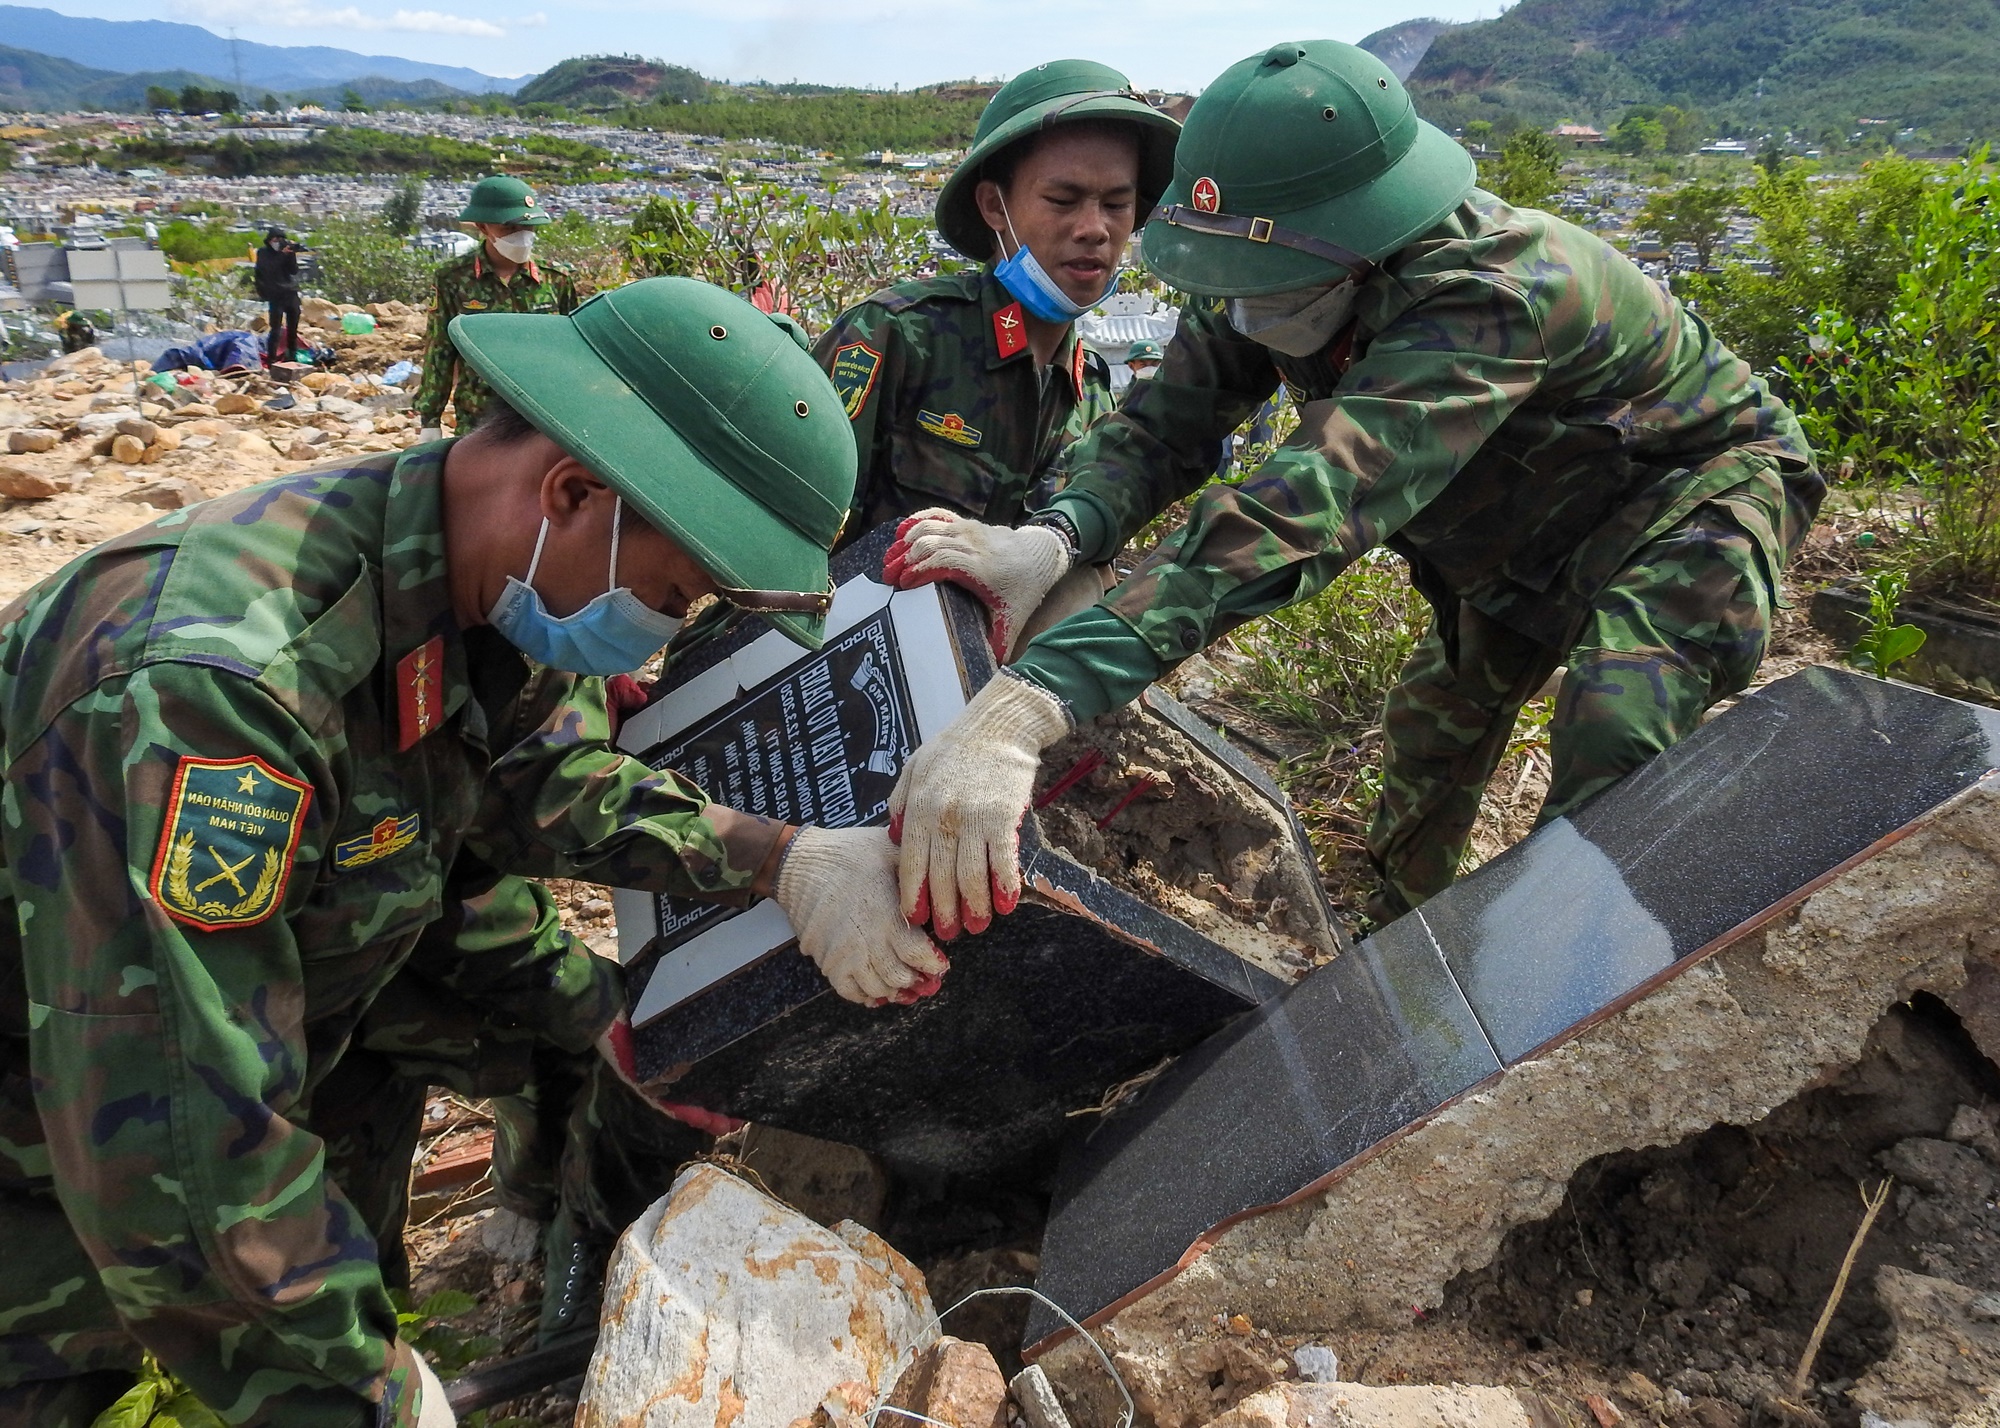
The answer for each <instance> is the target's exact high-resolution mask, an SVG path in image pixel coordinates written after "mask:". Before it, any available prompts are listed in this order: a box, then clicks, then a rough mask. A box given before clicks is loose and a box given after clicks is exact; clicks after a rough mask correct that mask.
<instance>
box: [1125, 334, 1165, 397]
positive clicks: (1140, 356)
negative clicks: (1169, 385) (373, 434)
mask: <svg viewBox="0 0 2000 1428" xmlns="http://www.w3.org/2000/svg"><path fill="white" fill-rule="evenodd" d="M1165 356H1166V353H1165V352H1164V351H1162V350H1161V348H1160V344H1159V343H1157V342H1155V341H1153V339H1152V338H1150V337H1144V338H1141V339H1140V340H1139V341H1137V342H1135V343H1133V344H1132V348H1131V350H1130V351H1129V352H1127V353H1126V354H1125V365H1126V366H1127V367H1128V368H1130V369H1131V372H1132V380H1133V381H1134V382H1144V381H1147V380H1149V379H1150V378H1151V377H1152V375H1153V374H1154V373H1155V372H1157V371H1159V370H1160V362H1161V359H1162V358H1164V357H1165ZM1132 392H1133V389H1132V388H1131V387H1127V388H1126V389H1125V393H1126V397H1127V399H1128V400H1129V399H1130V397H1131V395H1132Z"/></svg>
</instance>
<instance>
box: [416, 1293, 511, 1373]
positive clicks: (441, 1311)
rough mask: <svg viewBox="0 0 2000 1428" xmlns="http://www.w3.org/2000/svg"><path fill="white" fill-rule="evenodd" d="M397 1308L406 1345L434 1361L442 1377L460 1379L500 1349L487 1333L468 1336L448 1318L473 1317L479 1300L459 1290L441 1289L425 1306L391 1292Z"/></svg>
mask: <svg viewBox="0 0 2000 1428" xmlns="http://www.w3.org/2000/svg"><path fill="white" fill-rule="evenodd" d="M389 1298H390V1300H391V1301H392V1302H393V1303H394V1304H395V1306H396V1332H397V1334H398V1335H399V1336H400V1337H401V1338H402V1340H403V1342H404V1343H406V1344H408V1345H410V1346H411V1347H412V1348H414V1349H415V1350H416V1351H417V1352H418V1353H420V1354H422V1355H423V1356H424V1357H425V1358H427V1359H429V1360H430V1361H431V1367H433V1368H435V1369H436V1370H437V1371H438V1377H439V1378H456V1377H457V1376H458V1375H459V1374H461V1373H464V1372H465V1370H466V1368H467V1367H468V1366H469V1365H471V1364H473V1363H475V1362H477V1361H478V1360H480V1359H483V1358H485V1357H486V1356H487V1355H488V1354H490V1353H493V1352H494V1351H496V1350H497V1349H498V1348H499V1347H500V1341H499V1340H498V1339H495V1338H492V1337H491V1336H489V1335H486V1334H468V1333H466V1332H465V1331H464V1330H463V1329H460V1328H458V1327H456V1326H454V1325H452V1324H449V1323H446V1322H445V1321H446V1320H448V1319H456V1318H458V1317H459V1316H460V1315H463V1314H470V1313H471V1312H472V1311H473V1310H474V1309H476V1308H478V1307H479V1301H478V1300H476V1299H474V1298H473V1297H472V1296H471V1295H470V1294H466V1293H463V1292H462V1291H460V1290H457V1289H440V1290H439V1291H438V1292H437V1293H435V1294H433V1295H431V1296H430V1297H429V1298H428V1299H426V1300H424V1302H423V1303H421V1304H417V1305H412V1304H411V1303H410V1300H409V1296H408V1295H407V1294H404V1293H403V1292H402V1291H400V1290H391V1291H390V1293H389Z"/></svg>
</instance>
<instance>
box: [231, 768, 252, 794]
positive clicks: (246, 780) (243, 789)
mask: <svg viewBox="0 0 2000 1428" xmlns="http://www.w3.org/2000/svg"><path fill="white" fill-rule="evenodd" d="M236 791H237V792H238V793H255V792H256V791H257V775H256V774H254V773H252V772H250V770H248V769H245V770H244V771H243V777H242V778H239V779H238V780H236Z"/></svg>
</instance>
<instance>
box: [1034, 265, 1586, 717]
mask: <svg viewBox="0 0 2000 1428" xmlns="http://www.w3.org/2000/svg"><path fill="white" fill-rule="evenodd" d="M1546 369H1547V358H1546V355H1545V351H1544V347H1543V342H1542V337H1541V331H1540V327H1539V325H1538V323H1537V321H1536V317H1535V313H1534V310H1533V308H1532V307H1531V306H1530V305H1529V303H1528V302H1527V300H1526V299H1525V298H1523V297H1522V296H1521V295H1520V294H1519V293H1517V292H1516V291H1515V290H1514V289H1512V288H1511V287H1507V286H1505V285H1503V284H1498V283H1490V282H1487V281H1484V280H1472V281H1467V282H1462V283H1458V284H1455V285H1453V286H1451V287H1449V288H1445V289H1442V290H1440V291H1439V292H1437V293H1435V294H1432V295H1429V296H1427V297H1426V298H1425V300H1424V302H1423V304H1422V306H1421V308H1420V309H1414V310H1412V312H1411V314H1410V316H1409V317H1408V318H1406V319H1405V320H1403V321H1400V322H1397V323H1395V324H1392V325H1391V326H1390V327H1388V328H1386V329H1385V330H1384V331H1383V332H1382V333H1380V334H1379V335H1378V336H1377V337H1376V338H1375V339H1374V340H1373V341H1372V342H1371V343H1370V344H1369V346H1368V349H1367V351H1366V353H1365V354H1364V355H1363V356H1362V357H1361V358H1360V359H1359V360H1357V361H1356V362H1355V363H1354V365H1353V366H1352V367H1350V368H1349V369H1348V371H1347V374H1346V376H1345V377H1344V378H1342V380H1341V384H1340V388H1339V390H1338V391H1336V392H1335V393H1334V395H1333V396H1331V397H1329V398H1327V399H1325V400H1323V401H1316V402H1308V403H1306V404H1305V405H1304V407H1302V408H1301V409H1300V412H1299V427H1298V430H1297V431H1295V432H1293V433H1292V435H1291V437H1290V438H1289V439H1288V440H1287V441H1286V442H1285V444H1284V445H1283V446H1281V447H1279V448H1278V450H1277V451H1276V452H1275V453H1274V454H1273V455H1272V457H1271V459H1270V460H1269V461H1267V462H1265V463H1264V465H1263V466H1262V467H1260V468H1259V469H1258V470H1257V471H1256V472H1255V473H1254V474H1253V475H1252V476H1250V477H1249V478H1248V479H1247V480H1245V481H1243V482H1242V483H1241V484H1240V485H1225V484H1220V483H1218V484H1216V485H1213V486H1210V487H1209V488H1208V489H1206V490H1204V491H1203V492H1202V493H1201V494H1200V495H1199V496H1197V497H1196V498H1195V501H1194V505H1193V508H1192V510H1191V511H1190V512H1189V515H1188V519H1187V524H1186V525H1184V526H1183V527H1182V528H1181V529H1180V530H1179V531H1178V532H1177V533H1176V534H1174V535H1172V536H1169V537H1168V538H1167V539H1166V540H1164V541H1162V542H1161V543H1160V545H1159V547H1158V548H1157V549H1156V550H1155V551H1154V552H1153V553H1152V555H1150V556H1149V557H1147V559H1146V561H1145V563H1144V564H1142V565H1141V566H1140V567H1139V568H1138V569H1137V570H1136V571H1134V572H1133V574H1132V576H1131V578H1130V579H1128V580H1127V581H1125V583H1124V584H1122V585H1120V586H1119V587H1118V588H1117V589H1115V590H1113V591H1112V592H1111V593H1110V594H1108V595H1106V596H1105V597H1104V600H1103V603H1102V605H1101V606H1100V607H1099V609H1100V610H1102V611H1104V612H1106V613H1108V614H1109V615H1111V616H1115V617H1116V618H1117V619H1118V620H1119V621H1121V622H1123V624H1124V625H1125V626H1126V627H1127V628H1128V629H1129V631H1130V633H1129V635H1122V634H1120V633H1119V632H1118V631H1117V630H1116V629H1115V627H1113V626H1110V625H1109V624H1108V623H1107V622H1106V621H1105V619H1104V616H1103V615H1101V614H1096V612H1092V611H1086V612H1084V613H1085V616H1093V617H1094V618H1095V620H1096V622H1097V623H1096V624H1094V625H1093V626H1092V627H1091V628H1092V632H1093V639H1092V640H1091V641H1090V642H1088V644H1087V645H1082V644H1078V643H1077V642H1076V641H1074V640H1072V639H1071V635H1073V634H1074V633H1075V632H1074V631H1072V632H1070V633H1069V634H1065V632H1064V626H1063V625H1057V626H1056V627H1055V628H1054V629H1052V630H1050V631H1047V632H1046V633H1045V634H1043V635H1042V636H1040V637H1038V638H1037V639H1036V640H1035V641H1034V643H1033V644H1031V645H1030V646H1029V649H1028V652H1027V656H1026V657H1024V659H1023V660H1021V661H1019V662H1018V663H1017V666H1016V668H1017V669H1019V670H1020V671H1021V672H1023V673H1026V674H1029V675H1030V676H1031V677H1034V678H1036V679H1037V681H1038V682H1042V681H1043V680H1044V679H1046V680H1049V681H1059V680H1060V675H1059V674H1058V673H1057V667H1058V663H1059V661H1058V660H1057V659H1055V658H1054V657H1053V656H1054V651H1056V650H1057V649H1059V648H1061V647H1063V646H1064V645H1065V643H1068V644H1070V645H1073V646H1075V647H1076V648H1078V649H1082V650H1086V651H1087V652H1089V653H1090V654H1091V657H1092V658H1093V659H1094V661H1095V662H1096V663H1097V664H1098V665H1100V666H1101V667H1102V668H1103V669H1105V670H1106V671H1108V670H1109V669H1110V668H1112V667H1118V668H1123V669H1126V670H1129V671H1131V672H1132V674H1131V675H1130V676H1129V677H1127V678H1125V679H1124V680H1122V681H1116V682H1105V681H1098V682H1096V688H1095V690H1094V691H1093V690H1089V689H1084V688H1081V687H1077V681H1076V680H1074V679H1071V680H1070V681H1069V684H1070V685H1071V686H1072V692H1071V693H1065V695H1064V697H1065V698H1067V699H1069V700H1070V704H1071V711H1072V712H1073V713H1074V714H1075V715H1076V717H1077V718H1079V719H1087V718H1093V717H1095V716H1096V715H1098V714H1101V713H1104V712H1105V711H1106V710H1108V709H1112V708H1116V707H1117V706H1118V705H1119V704H1122V703H1124V702H1126V701H1127V700H1129V699H1131V698H1133V697H1135V696H1136V695H1137V694H1138V692H1139V690H1140V689H1142V688H1143V687H1144V686H1145V683H1146V680H1147V679H1149V678H1153V677H1156V675H1157V674H1158V672H1160V671H1161V670H1165V669H1170V668H1172V667H1173V666H1174V665H1176V664H1178V663H1179V662H1180V661H1182V660H1184V659H1186V658H1187V657H1188V656H1189V655H1191V654H1193V653H1194V652H1195V651H1197V650H1200V649H1205V648H1207V647H1208V646H1209V645H1210V644H1212V643H1214V642H1215V641H1216V640H1217V639H1219V638H1221V637H1222V636H1223V635H1225V634H1227V633H1228V632H1229V631H1230V630H1232V629H1234V628H1236V627H1237V626H1238V625H1241V624H1242V623H1243V622H1245V621H1246V620H1251V619H1255V618H1256V617H1257V616H1259V615H1263V614H1267V613H1269V612H1270V611H1272V610H1275V609H1278V608H1280V607H1281V606H1284V605H1289V604H1292V603H1293V602H1295V601H1298V600H1303V599H1306V598H1307V597H1308V596H1311V595H1314V594H1316V593H1318V592H1319V591H1320V590H1322V589H1324V588H1325V587H1326V585H1327V583H1328V582H1329V581H1330V580H1332V579H1333V578H1334V576H1336V575H1338V574H1339V573H1340V572H1341V571H1342V570H1345V569H1346V568H1347V567H1348V566H1349V565H1350V564H1352V563H1353V562H1354V560H1355V559H1356V558H1358V557H1359V556H1360V555H1361V554H1362V552H1364V551H1366V550H1369V549H1371V548H1373V547H1375V546H1377V545H1380V544H1381V543H1382V542H1383V541H1384V540H1386V539H1387V538H1388V537H1390V536H1391V535H1394V534H1395V533H1396V532H1397V531H1398V530H1400V529H1401V528H1402V527H1403V525H1404V524H1405V523H1406V522H1408V521H1409V520H1410V518H1411V517H1413V516H1415V515H1416V514H1417V513H1418V512H1419V511H1421V510H1422V509H1423V508H1424V507H1425V506H1426V505H1427V504H1429V503H1430V501H1431V500H1432V499H1434V498H1435V497H1436V496H1437V494H1438V492H1440V491H1442V490H1443V489H1444V487H1445V486H1446V484H1447V483H1449V482H1450V480H1451V478H1452V477H1453V476H1455V475H1457V474H1458V471H1459V468H1460V467H1462V466H1463V465H1464V464H1465V463H1466V462H1467V461H1469V460H1471V458H1472V456H1473V454H1474V453H1475V452H1477V451H1478V450H1479V448H1480V447H1481V446H1483V445H1484V444H1485V443H1486V441H1487V439H1488V438H1489V437H1491V436H1492V435H1493V433H1494V432H1495V431H1497V430H1498V429H1499V427H1500V425H1501V423H1503V422H1504V421H1506V419H1507V417H1508V415H1509V414H1510V413H1511V412H1512V411H1513V410H1514V408H1515V407H1516V406H1518V405H1519V404H1520V403H1521V402H1522V401H1523V400H1525V399H1526V398H1527V397H1528V396H1529V395H1530V394H1531V393H1532V392H1533V391H1534V390H1535V388H1536V387H1537V386H1538V385H1539V384H1540V382H1541V380H1542V376H1543V373H1544V372H1545V371H1546ZM1156 380H1157V379H1156ZM1116 420H1117V418H1115V417H1114V418H1112V421H1114V422H1115V421H1116ZM1065 623H1067V622H1065ZM1138 646H1144V647H1145V649H1146V650H1149V651H1150V652H1151V654H1152V657H1153V659H1152V668H1151V670H1150V671H1147V672H1146V673H1145V675H1144V677H1138V673H1139V672H1140V671H1145V670H1147V664H1148V662H1147V661H1146V660H1145V659H1144V658H1143V657H1142V656H1141V655H1140V654H1139V652H1138V648H1137V647H1138ZM1038 648H1045V649H1046V651H1047V652H1048V653H1047V654H1045V655H1044V656H1043V657H1040V658H1038V657H1037V656H1036V653H1035V652H1036V650H1037V649H1038ZM1121 651H1122V652H1121ZM1134 678H1136V679H1137V682H1136V683H1134V682H1132V680H1133V679H1134ZM1128 685H1129V688H1127V686H1128ZM1051 687H1054V686H1053V683H1051ZM1058 692H1063V691H1058ZM1107 700H1108V701H1109V702H1108V703H1107V702H1105V701H1107Z"/></svg>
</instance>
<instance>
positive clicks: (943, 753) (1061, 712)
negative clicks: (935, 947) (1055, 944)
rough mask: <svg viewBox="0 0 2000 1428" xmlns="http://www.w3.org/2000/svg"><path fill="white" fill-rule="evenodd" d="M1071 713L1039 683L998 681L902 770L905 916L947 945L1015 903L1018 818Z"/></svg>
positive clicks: (895, 821) (894, 826) (893, 822)
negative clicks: (1044, 755)
mask: <svg viewBox="0 0 2000 1428" xmlns="http://www.w3.org/2000/svg"><path fill="white" fill-rule="evenodd" d="M1069 729H1070V718H1069V711H1068V710H1067V709H1065V708H1064V707H1063V702H1062V701H1061V700H1060V699H1058V698H1056V697H1055V695H1053V694H1051V693H1049V692H1048V691H1047V690H1046V689H1043V688H1042V687H1041V686H1039V685H1035V684H1030V683H1028V681H1026V680H1025V679H1015V678H1014V677H1012V676H1011V675H1001V676H1000V677H999V678H998V679H994V680H991V681H989V682H988V683H987V685H986V687H985V688H984V689H982V690H980V691H979V692H978V693H977V694H975V695H973V696H972V702H971V703H969V704H967V705H966V706H965V708H964V709H962V710H960V711H959V714H958V717H957V718H956V719H953V720H952V721H951V723H949V724H947V725H945V727H944V731H943V732H942V733H940V734H939V735H938V736H937V737H936V738H935V739H932V740H930V742H928V743H926V744H925V745H924V746H923V747H922V748H920V749H918V750H917V751H916V752H915V753H914V754H912V755H910V761H909V762H908V763H907V764H905V765H904V766H903V776H902V777H901V778H900V779H898V780H897V781H896V788H895V791H894V792H893V793H891V794H890V795H889V832H890V836H891V837H893V838H896V839H897V841H899V842H900V843H901V844H902V848H903V854H902V860H901V863H900V865H899V867H898V877H899V879H900V881H901V883H902V893H903V916H905V917H907V918H908V919H909V920H910V921H911V922H915V923H922V922H924V921H926V920H928V921H929V922H930V924H931V927H932V929H933V930H934V931H935V932H936V933H937V935H938V936H939V937H941V938H943V939H944V940H945V941H947V942H949V941H950V940H951V939H952V938H954V937H956V936H958V929H959V927H960V926H961V925H963V926H965V927H967V928H969V929H970V930H971V931H973V932H984V931H985V930H986V928H987V927H988V925H990V924H991V923H992V921H993V915H994V913H995V912H999V913H1002V914H1005V913H1009V912H1012V911H1013V910H1014V907H1015V905H1016V904H1017V903H1019V902H1020V900H1021V819H1022V818H1023V817H1025V816H1026V815H1027V812H1028V804H1029V801H1030V800H1031V799H1032V798H1033V797H1034V793H1035V771H1036V769H1038V768H1039V767H1040V766H1041V762H1042V750H1043V749H1046V748H1047V747H1048V746H1049V745H1050V744H1053V743H1054V742H1055V741H1056V740H1058V739H1060V738H1061V737H1062V736H1063V735H1064V734H1067V733H1068V732H1069Z"/></svg>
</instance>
